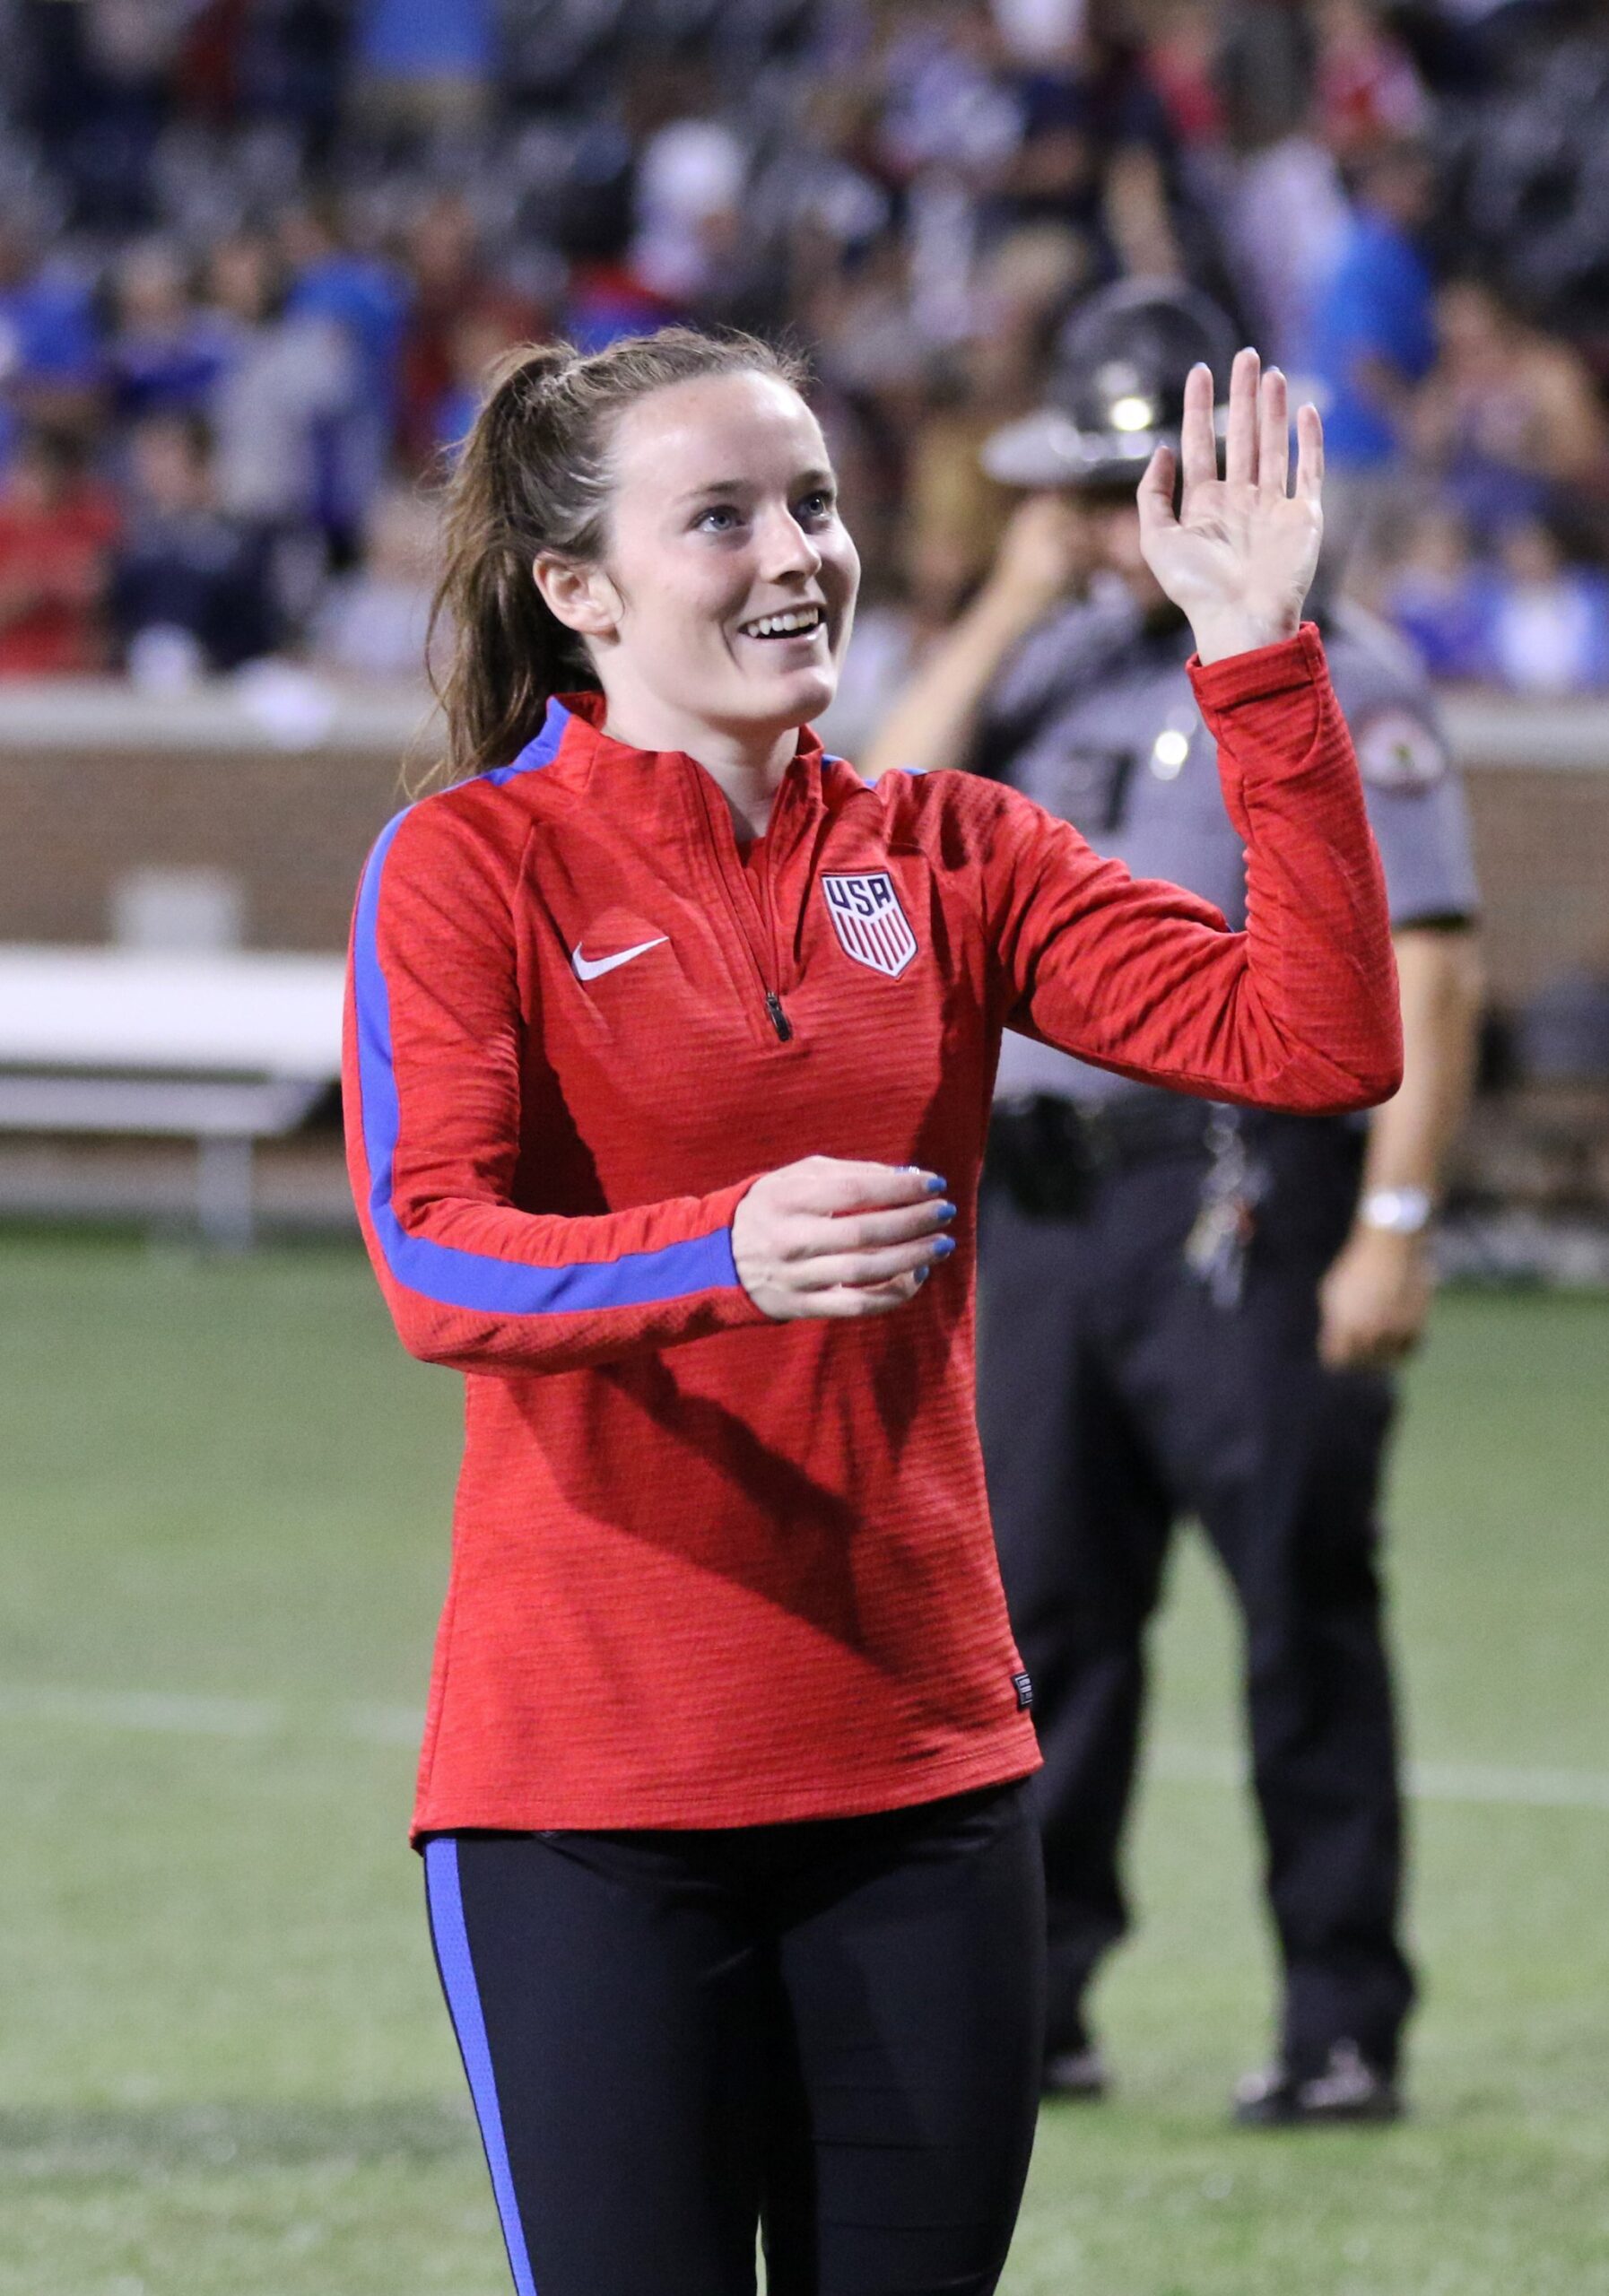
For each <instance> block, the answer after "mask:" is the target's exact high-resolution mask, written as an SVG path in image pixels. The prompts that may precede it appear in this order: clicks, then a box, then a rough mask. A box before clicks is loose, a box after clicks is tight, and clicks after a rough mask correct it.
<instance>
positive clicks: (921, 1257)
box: [792, 1236, 954, 1291]
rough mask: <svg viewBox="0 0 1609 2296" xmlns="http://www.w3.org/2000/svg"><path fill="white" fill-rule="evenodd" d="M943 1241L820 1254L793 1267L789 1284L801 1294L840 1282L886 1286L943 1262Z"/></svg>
mask: <svg viewBox="0 0 1609 2296" xmlns="http://www.w3.org/2000/svg"><path fill="white" fill-rule="evenodd" d="M947 1242H948V1239H947V1238H945V1239H934V1238H933V1237H928V1236H924V1237H922V1238H921V1239H919V1240H918V1242H916V1243H914V1244H891V1245H889V1246H888V1247H887V1248H886V1249H884V1250H882V1251H868V1252H823V1253H822V1254H821V1255H820V1256H819V1257H817V1258H815V1259H808V1260H804V1261H803V1262H801V1264H800V1265H798V1266H797V1267H796V1268H794V1269H793V1271H792V1281H793V1283H795V1285H796V1287H797V1288H798V1290H800V1291H835V1290H836V1289H837V1288H838V1286H839V1284H841V1283H854V1284H859V1285H865V1286H874V1285H876V1284H879V1283H891V1282H892V1281H893V1279H894V1277H895V1276H897V1275H914V1274H916V1272H917V1270H918V1268H922V1267H931V1266H932V1265H933V1264H934V1262H935V1260H937V1259H947V1258H948V1257H950V1253H949V1251H946V1250H945V1249H944V1244H945V1243H947ZM950 1248H951V1250H953V1248H954V1247H953V1246H951V1247H950Z"/></svg>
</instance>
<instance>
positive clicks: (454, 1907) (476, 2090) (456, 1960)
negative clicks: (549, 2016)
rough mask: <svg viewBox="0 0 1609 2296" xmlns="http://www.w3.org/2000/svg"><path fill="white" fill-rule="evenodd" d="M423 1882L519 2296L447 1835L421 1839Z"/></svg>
mask: <svg viewBox="0 0 1609 2296" xmlns="http://www.w3.org/2000/svg"><path fill="white" fill-rule="evenodd" d="M424 1885H425V1895H426V1898H427V1899H428V1900H429V1903H430V1909H431V1935H432V1936H433V1937H434V1939H435V1943H436V1961H437V1966H438V1967H439V1970H440V1971H441V1989H442V1991H443V1992H444V1993H445V1994H446V1996H447V2005H448V2009H449V2010H450V2011H451V2013H452V2020H453V2030H454V2031H455V2032H456V2033H457V2036H458V2048H459V2050H460V2052H461V2054H462V2056H463V2058H464V2070H465V2073H466V2074H468V2075H469V2093H470V2095H471V2096H472V2097H473V2098H474V2110H475V2118H476V2120H478V2121H479V2123H480V2125H481V2142H482V2144H483V2145H484V2146H485V2148H486V2165H487V2167H488V2168H489V2169H490V2170H491V2189H492V2193H493V2195H494V2196H495V2197H496V2200H497V2213H498V2216H499V2218H500V2221H501V2223H502V2228H503V2240H504V2243H505V2245H506V2247H507V2248H508V2251H509V2268H510V2269H511V2271H512V2272H513V2274H514V2285H515V2287H516V2289H517V2291H518V2296H536V2283H535V2278H534V2277H533V2275H532V2272H531V2259H530V2256H529V2254H528V2252H527V2250H526V2234H525V2227H524V2225H523V2224H522V2223H521V2222H520V2221H519V2202H518V2199H517V2196H516V2195H515V2191H514V2171H513V2170H512V2169H511V2168H510V2166H509V2145H508V2140H507V2138H506V2137H505V2136H504V2135H503V2114H502V2108H501V2106H500V2104H499V2102H498V2095H497V2076H496V2074H494V2073H493V2071H492V2067H491V2044H490V2042H489V2041H488V2040H487V2039H486V2020H485V2017H484V2015H483V2013H482V2010H481V1994H480V1987H478V1986H477V1985H476V1983H475V1975H474V1961H473V1960H472V1959H471V1956H470V1951H469V1932H468V1930H467V1929H466V1928H465V1923H464V1892H463V1889H462V1886H461V1884H460V1883H459V1880H458V1845H457V1841H456V1840H455V1839H453V1837H452V1836H451V1835H450V1834H437V1835H435V1836H434V1837H433V1838H432V1839H431V1840H430V1841H427V1842H426V1844H425V1846H424Z"/></svg>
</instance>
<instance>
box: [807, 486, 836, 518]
mask: <svg viewBox="0 0 1609 2296" xmlns="http://www.w3.org/2000/svg"><path fill="white" fill-rule="evenodd" d="M832 504H833V497H832V496H831V494H830V493H828V492H827V491H826V490H825V489H824V488H823V489H822V490H821V491H819V492H817V493H815V494H807V495H806V496H805V497H804V500H803V502H801V503H800V505H799V516H800V517H802V518H830V517H831V516H832Z"/></svg>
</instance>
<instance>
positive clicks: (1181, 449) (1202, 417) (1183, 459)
mask: <svg viewBox="0 0 1609 2296" xmlns="http://www.w3.org/2000/svg"><path fill="white" fill-rule="evenodd" d="M1215 395H1216V394H1215V387H1214V385H1213V370H1212V369H1211V368H1210V367H1209V366H1207V365H1205V362H1204V363H1202V364H1201V365H1198V366H1195V367H1192V368H1191V370H1190V371H1189V373H1188V374H1187V376H1186V378H1185V412H1184V420H1183V422H1181V423H1180V424H1179V431H1178V453H1179V461H1180V464H1181V465H1182V467H1183V470H1184V474H1185V499H1186V500H1189V497H1190V494H1191V492H1192V491H1193V490H1194V489H1195V488H1196V487H1197V486H1210V485H1211V484H1212V483H1213V480H1214V479H1215V478H1216V477H1217V475H1218V434H1217V432H1216V431H1215V430H1214V428H1213V401H1214V397H1215Z"/></svg>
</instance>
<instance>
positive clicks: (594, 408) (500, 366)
mask: <svg viewBox="0 0 1609 2296" xmlns="http://www.w3.org/2000/svg"><path fill="white" fill-rule="evenodd" d="M742 373H759V374H762V375H770V376H774V377H775V378H777V379H778V381H780V382H785V383H787V384H788V385H789V386H790V387H792V388H793V389H795V390H797V389H800V388H801V387H803V384H804V366H803V362H802V361H798V360H796V359H794V358H792V357H790V356H788V355H787V354H786V353H783V352H778V351H774V350H773V349H772V348H771V347H770V344H765V343H761V341H759V340H758V338H757V337H755V336H752V335H738V334H735V333H731V334H722V335H700V334H697V333H695V332H694V331H693V330H692V329H691V328H690V327H666V328H665V329H664V330H663V331H662V332H661V333H660V334H658V335H628V336H625V337H623V338H622V340H620V341H619V342H616V343H612V344H609V345H608V346H607V347H606V348H605V349H604V350H602V351H599V352H593V353H592V354H591V355H590V356H587V357H583V356H582V354H581V353H580V352H578V351H576V350H574V349H573V348H572V347H571V346H570V344H522V345H521V346H519V347H518V348H517V349H516V350H514V351H510V352H507V353H505V355H504V356H503V358H502V359H501V360H500V361H498V363H497V364H496V365H495V366H494V367H493V368H492V370H491V374H490V376H489V377H488V382H487V390H486V396H485V398H484V400H483V404H482V406H481V410H480V413H478V414H477V415H476V417H475V420H474V426H473V427H472V429H471V431H470V433H469V436H468V438H467V439H466V440H465V444H464V446H463V448H462V450H461V452H460V454H459V457H458V462H457V468H456V469H455V471H454V473H453V476H452V479H451V481H450V483H449V484H448V491H447V506H446V515H445V520H444V527H445V539H446V555H445V562H444V566H443V570H442V575H441V579H440V582H439V586H438V587H437V590H436V595H435V598H434V600H433V602H432V604H431V624H430V641H427V648H426V658H427V661H433V659H434V657H435V649H434V646H433V642H431V641H433V640H434V639H435V636H436V633H437V631H438V630H439V629H440V628H442V627H443V626H447V627H448V628H450V631H451V648H450V652H449V653H448V659H447V665H446V668H445V670H444V671H443V672H442V673H441V674H440V675H439V676H438V675H437V673H436V670H435V669H434V667H432V668H431V684H432V686H433V688H434V690H435V693H436V698H437V700H439V702H440V704H441V707H442V709H443V711H444V713H445V715H446V718H447V734H448V753H447V757H446V760H445V761H444V762H443V763H442V764H441V765H440V766H439V767H438V768H437V769H436V770H435V771H434V772H432V773H431V775H430V776H429V777H428V781H430V782H436V783H444V782H451V781H461V780H464V779H465V778H467V777H468V776H470V775H471V774H475V773H483V772H484V771H485V770H487V769H488V768H489V767H491V766H496V765H505V764H507V763H508V762H509V760H510V759H511V758H512V757H513V756H514V755H515V754H516V753H517V751H519V750H520V749H522V748H523V747H524V745H525V744H526V742H528V741H529V740H531V738H532V737H533V735H535V734H536V733H537V732H538V730H539V729H540V727H541V725H542V721H543V718H544V716H545V715H546V711H547V705H548V702H549V700H550V699H551V698H552V695H553V694H555V693H564V692H570V691H576V690H578V689H584V688H587V687H591V688H593V689H595V690H596V686H597V683H598V680H597V674H596V670H595V669H594V667H593V665H592V661H591V657H590V656H589V655H588V653H587V648H586V646H585V644H584V643H583V641H582V639H580V638H579V636H578V634H577V633H576V632H575V631H572V630H569V629H567V628H566V627H565V625H564V624H563V623H562V622H561V621H560V620H559V618H558V616H557V615H556V614H555V613H553V611H552V608H551V607H550V606H549V605H548V604H547V601H546V600H545V599H544V596H543V595H542V593H541V591H540V590H539V589H538V588H537V587H536V582H535V575H534V572H533V568H534V566H535V561H536V560H537V558H538V557H539V556H540V555H541V554H542V553H543V552H544V551H556V552H561V553H562V554H563V555H564V556H566V557H568V558H571V559H574V560H576V561H578V562H579V563H582V564H589V563H591V564H596V562H597V561H599V560H600V559H601V558H602V556H603V552H604V544H605V541H606V536H607V526H608V511H609V500H610V494H611V491H612V480H611V474H610V470H609V466H608V455H609V445H610V441H611V439H612V437H613V430H614V425H615V423H616V422H617V421H618V420H619V418H620V416H621V415H622V413H624V411H625V409H626V408H627V407H628V406H630V405H631V404H633V403H634V402H635V401H636V400H638V399H639V398H644V397H646V396H648V393H649V392H650V391H656V390H663V389H665V387H667V386H669V385H671V384H673V383H682V382H691V381H693V380H695V379H696V378H700V377H702V376H706V375H726V374H742Z"/></svg>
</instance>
